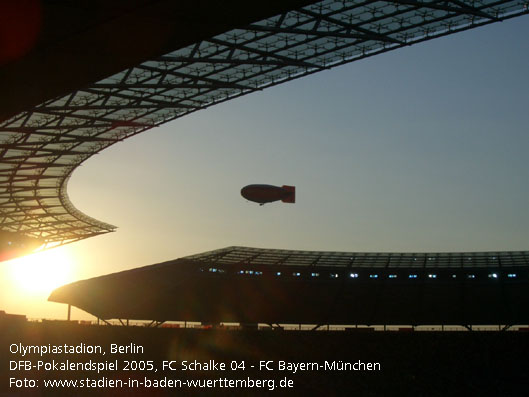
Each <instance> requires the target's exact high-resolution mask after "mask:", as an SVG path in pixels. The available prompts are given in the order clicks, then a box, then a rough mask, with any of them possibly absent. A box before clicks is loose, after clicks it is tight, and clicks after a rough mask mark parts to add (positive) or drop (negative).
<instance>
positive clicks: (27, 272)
mask: <svg viewBox="0 0 529 397" xmlns="http://www.w3.org/2000/svg"><path fill="white" fill-rule="evenodd" d="M9 265H10V267H11V277H12V281H13V284H14V285H13V287H15V288H18V289H20V290H23V291H24V292H26V293H31V294H39V293H44V292H51V291H53V290H54V289H55V288H57V287H59V286H61V285H63V284H66V283H67V282H68V281H69V280H70V279H71V274H72V260H71V258H70V256H69V255H68V253H67V252H66V250H64V249H63V248H60V247H59V248H54V249H50V250H47V251H42V252H38V253H35V254H31V255H27V256H24V257H22V258H17V259H13V260H11V261H9Z"/></svg>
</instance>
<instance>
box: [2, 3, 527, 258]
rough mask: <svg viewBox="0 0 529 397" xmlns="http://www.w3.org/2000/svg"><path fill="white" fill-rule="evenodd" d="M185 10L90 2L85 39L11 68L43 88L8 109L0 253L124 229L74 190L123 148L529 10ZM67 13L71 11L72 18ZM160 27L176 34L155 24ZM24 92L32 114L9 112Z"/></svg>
mask: <svg viewBox="0 0 529 397" xmlns="http://www.w3.org/2000/svg"><path fill="white" fill-rule="evenodd" d="M122 3H126V2H122ZM180 3H181V2H168V1H162V2H154V1H144V2H140V1H133V2H131V3H130V4H128V5H123V4H121V3H120V4H121V6H122V7H125V9H124V11H123V12H122V14H124V15H119V13H118V14H117V15H115V14H116V12H115V10H113V9H112V10H106V12H108V15H106V14H105V15H106V16H105V17H100V16H98V15H99V12H97V11H99V10H98V9H97V5H96V6H95V7H96V9H95V10H94V9H90V7H88V6H87V5H86V6H87V7H88V11H87V12H86V13H81V14H82V15H83V17H81V18H79V15H77V14H75V15H76V16H77V17H78V18H77V19H79V21H80V24H79V28H78V29H77V30H76V29H75V28H74V26H76V24H75V23H71V24H70V25H68V26H67V27H64V29H66V31H65V32H62V31H60V29H58V31H51V32H50V31H49V30H45V33H46V34H45V35H44V37H43V38H41V39H40V42H39V43H40V46H38V48H37V50H35V51H34V52H32V53H30V54H29V55H28V56H27V57H26V58H29V61H28V62H27V63H28V64H26V63H24V59H23V60H21V61H17V62H14V63H13V62H12V63H10V64H7V65H3V66H2V68H1V69H0V71H1V72H2V73H0V77H1V78H2V79H3V80H1V81H3V82H4V83H6V84H13V83H10V82H9V81H8V80H9V78H10V76H11V77H13V78H14V81H15V83H16V82H17V81H18V82H19V83H20V81H22V78H23V77H24V75H23V74H24V73H25V72H26V73H27V77H26V78H27V79H30V80H31V79H34V78H37V80H38V81H37V82H33V83H26V82H24V84H22V83H20V84H21V85H19V86H16V85H15V86H11V90H12V91H13V92H17V91H19V92H18V93H17V94H16V95H13V100H10V101H7V103H6V104H4V105H2V108H4V107H6V108H7V110H5V109H4V110H5V111H2V113H1V114H2V116H3V117H1V118H0V151H1V155H0V217H1V219H2V221H1V225H0V229H1V230H2V231H3V232H4V234H7V237H6V239H5V244H4V243H3V240H2V242H0V243H1V244H0V249H1V250H3V251H9V250H10V247H11V246H12V245H16V246H18V248H21V247H22V246H23V245H24V244H22V243H20V244H19V240H20V239H27V238H33V239H34V240H33V242H39V241H42V242H44V243H45V244H46V246H53V245H57V244H65V243H69V242H73V241H78V240H80V239H84V238H87V237H92V236H96V235H99V234H102V233H107V232H111V231H113V230H115V227H114V226H112V225H109V224H106V223H103V222H100V221H98V220H95V219H93V218H90V217H88V216H86V215H85V214H83V213H81V212H80V211H78V210H77V209H76V208H75V207H74V206H73V205H72V204H71V203H70V201H69V199H68V195H67V192H66V187H67V182H68V179H69V177H70V176H71V174H72V172H73V171H74V170H75V169H76V167H78V166H79V165H80V164H81V163H82V162H84V161H85V160H86V159H88V158H89V157H91V156H92V155H94V154H95V153H98V152H100V151H101V150H103V149H105V148H106V147H108V146H110V145H113V144H114V143H117V142H120V141H122V140H123V139H126V138H128V137H131V136H133V135H136V134H138V133H140V132H143V131H146V130H148V129H150V128H153V127H156V126H159V125H161V124H163V123H166V122H168V121H171V120H174V119H176V118H179V117H182V116H184V115H186V114H189V113H192V112H195V111H197V110H200V109H204V108H207V107H209V106H212V105H215V104H217V103H221V102H224V101H227V100H230V99H232V98H236V97H239V96H241V95H245V94H248V93H251V92H254V91H258V90H262V89H264V88H267V87H270V86H274V85H277V84H280V83H283V82H286V81H290V80H292V79H295V78H299V77H303V76H306V75H309V74H312V73H315V72H318V71H321V70H325V69H329V68H331V67H334V66H338V65H342V64H345V63H348V62H352V61H356V60H360V59H363V58H366V57H370V56H374V55H377V54H381V53H384V52H387V51H390V50H395V49H398V48H401V47H404V46H409V45H412V44H415V43H420V42H423V41H427V40H430V39H434V38H437V37H442V36H446V35H449V34H453V33H456V32H460V31H464V30H467V29H472V28H475V27H478V26H483V25H487V24H490V23H494V22H498V21H503V20H506V19H509V18H512V17H516V16H520V15H524V14H527V13H529V10H528V4H527V1H526V0H499V1H496V0H494V1H492V0H477V1H474V0H472V1H468V0H462V1H450V2H438V1H418V0H398V1H374V0H368V1H331V0H322V1H296V0H288V1H286V0H285V1H282V2H281V1H272V2H262V4H261V3H259V4H254V3H252V5H251V7H248V6H247V5H246V6H245V5H244V2H240V1H230V2H228V3H226V4H225V3H223V7H225V6H230V7H232V8H233V9H230V11H229V12H226V9H223V10H220V11H222V12H220V11H219V10H218V8H219V6H218V4H217V5H216V2H211V1H206V2H204V4H205V5H206V6H205V7H199V8H198V7H195V8H193V7H190V9H184V8H185V7H186V6H184V5H182V4H180ZM265 3H266V4H265ZM53 4H55V3H53ZM53 4H52V5H48V4H47V3H46V2H45V3H44V7H45V11H46V13H45V14H46V15H48V14H49V15H54V14H53V12H54V11H55V10H56V9H55V8H54V7H58V8H60V6H59V5H55V6H53ZM116 7H117V6H116ZM160 7H162V8H160ZM164 7H165V8H164ZM182 7H184V8H182ZM118 8H119V7H118ZM68 10H69V11H64V10H62V12H67V14H66V15H67V16H70V17H71V16H72V15H73V13H74V12H73V11H72V10H71V9H70V8H68ZM164 10H165V11H166V13H164V12H163V11H164ZM256 10H257V11H256ZM61 15H62V14H61ZM84 15H92V16H94V15H95V16H96V17H94V18H95V19H94V20H90V19H89V18H88V17H84ZM233 16H235V17H233ZM107 17H108V18H107ZM118 17H119V18H118ZM105 18H106V19H108V20H109V21H111V22H109V23H106V22H108V21H106V19H105ZM142 18H144V19H142ZM157 18H158V19H161V20H162V21H163V24H161V25H160V26H158V28H160V29H162V25H163V29H166V30H167V31H168V32H171V33H170V34H169V35H168V36H167V35H166V36H163V35H162V36H160V37H158V36H153V35H152V33H153V32H154V31H157V29H146V28H145V26H147V27H148V26H150V25H149V24H148V23H151V24H152V21H153V20H158V19H157ZM172 18H173V19H172ZM77 19H75V18H74V19H68V18H60V20H69V21H76V20H77ZM143 21H145V23H146V25H145V26H144V24H143V23H142V22H143ZM171 21H172V22H171ZM226 21H228V22H226ZM45 22H46V21H45ZM93 25H95V26H98V27H100V28H99V29H93ZM44 26H45V27H47V28H48V29H50V26H55V25H54V24H53V23H48V24H46V23H45V24H44ZM197 26H198V27H200V28H197ZM175 29H176V30H175ZM178 29H181V30H183V31H181V30H178ZM138 32H140V33H138ZM222 32H224V33H222ZM72 33H75V34H72ZM70 34H72V36H73V37H74V38H73V39H72V38H70V37H69V35H70ZM90 34H92V36H90ZM138 35H139V37H138ZM141 35H143V36H141ZM175 37H176V38H179V39H175ZM116 38H123V41H119V40H117V39H116ZM54 39H55V41H54ZM98 39H100V41H97V40H98ZM133 39H134V40H136V41H132V40H133ZM116 40H117V42H116ZM142 40H144V41H142ZM103 41H104V42H107V41H108V46H109V48H114V50H115V51H114V52H115V53H114V54H113V55H114V56H113V57H111V56H110V55H109V54H108V52H110V53H112V51H107V50H105V49H104V48H99V47H100V46H101V42H103ZM124 42H127V43H128V45H127V46H125V45H123V43H124ZM117 43H119V44H120V45H117ZM131 43H133V45H130V44H131ZM136 43H145V44H147V45H136ZM168 43H169V44H168ZM112 44H113V45H114V47H111V45H112ZM123 48H125V49H128V51H129V52H126V53H125V51H124V50H123ZM153 49H158V51H159V53H157V52H156V51H154V50H153ZM50 54H51V55H50ZM111 55H112V54H111ZM87 57H88V58H89V59H87ZM90 57H92V58H90ZM54 62H55V64H54ZM56 63H61V64H64V66H65V67H69V66H71V68H72V72H71V73H69V74H70V75H71V76H70V75H69V76H64V73H57V70H62V69H60V68H57V67H56V66H57V65H56ZM32 65H33V69H31V66H32ZM87 65H88V66H87ZM22 66H23V67H22ZM117 66H119V67H120V69H118V70H115V69H116V67H117ZM39 67H40V69H39ZM76 68H78V69H76ZM76 70H77V71H78V72H79V73H76ZM28 71H29V72H28ZM16 73H19V74H18V75H17V74H16ZM20 74H22V76H21V75H20ZM4 76H5V78H4ZM17 76H18V80H17V79H16V78H15V77H17ZM21 77H22V78H21ZM31 81H32V80H31ZM41 85H42V86H41ZM21 86H23V87H22V88H23V89H21ZM24 93H28V94H27V97H28V98H26V100H25V101H22V102H23V103H26V104H29V105H28V108H25V110H24V111H22V112H19V113H16V114H11V113H10V111H12V109H11V107H10V106H11V104H12V103H15V102H17V101H16V100H18V99H19V97H20V96H21V95H22V96H23V95H24ZM35 98H40V100H41V102H40V103H33V102H34V101H35ZM15 99H16V100H15ZM18 102H20V101H18ZM18 102H17V103H18ZM22 102H21V103H22ZM16 106H18V107H20V106H21V105H20V103H18V104H17V105H16ZM10 109H11V110H10ZM6 115H8V116H6ZM30 245H32V244H30ZM17 254H18V253H17ZM7 256H9V255H7Z"/></svg>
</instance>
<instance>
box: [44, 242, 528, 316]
mask: <svg viewBox="0 0 529 397" xmlns="http://www.w3.org/2000/svg"><path fill="white" fill-rule="evenodd" d="M528 284H529V252H482V253H479V252H472V253H358V252H325V251H323V252H319V251H292V250H277V249H262V248H248V247H228V248H224V249H220V250H216V251H210V252H205V253H201V254H197V255H192V256H188V257H185V258H180V259H176V260H172V261H168V262H164V263H159V264H155V265H151V266H145V267H141V268H137V269H132V270H127V271H123V272H119V273H114V274H109V275H105V276H101V277H95V278H92V279H89V280H83V281H78V282H75V283H72V284H68V285H65V286H63V287H60V288H58V289H56V290H55V291H53V293H52V294H51V295H50V297H49V300H51V301H54V302H61V303H67V304H70V305H73V306H76V307H79V308H81V309H83V310H85V311H87V312H89V313H92V314H94V315H95V316H97V317H99V318H102V319H112V318H119V319H137V320H156V321H167V320H181V321H182V320H187V321H202V322H222V321H225V322H241V323H260V322H261V323H294V324H298V323H305V324H401V325H403V324H413V325H417V324H423V325H424V324H438V325H440V324H460V325H469V324H486V325H492V324H496V325H497V324H503V325H513V324H527V323H528V322H529V288H528V287H529V285H528Z"/></svg>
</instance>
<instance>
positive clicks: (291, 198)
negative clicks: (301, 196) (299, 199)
mask: <svg viewBox="0 0 529 397" xmlns="http://www.w3.org/2000/svg"><path fill="white" fill-rule="evenodd" d="M281 187H282V188H283V189H285V190H286V191H287V192H288V193H289V194H288V196H287V197H285V198H284V199H282V200H281V201H282V202H283V203H295V202H296V187H295V186H287V185H283V186H281Z"/></svg>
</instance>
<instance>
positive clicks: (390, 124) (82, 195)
mask: <svg viewBox="0 0 529 397" xmlns="http://www.w3.org/2000/svg"><path fill="white" fill-rule="evenodd" d="M527 37H529V17H527V16H522V17H519V18H515V19H513V20H508V21H505V22H502V23H495V24H491V25H488V26H485V27H482V28H477V29H473V30H470V31H467V32H462V33H458V34H455V35H452V36H448V37H444V38H439V39H435V40H432V41H428V42H425V43H421V44H417V45H414V46H411V47H408V48H403V49H399V50H396V51H393V52H388V53H385V54H381V55H377V56H374V57H372V58H368V59H365V60H362V61H357V62H353V63H350V64H348V65H345V66H340V67H337V68H335V69H332V70H329V71H324V72H320V73H316V74H315V75H312V76H308V77H305V78H302V79H299V80H295V81H292V82H288V83H284V84H282V85H279V86H277V87H273V88H269V89H266V90H264V91H262V92H258V93H253V94H250V95H247V96H244V97H241V98H237V99H234V100H231V101H228V102H226V103H223V104H219V105H215V106H213V107H211V108H209V109H206V110H202V111H199V112H196V113H193V114H191V115H188V116H185V117H183V118H181V119H178V120H176V121H173V122H171V123H167V124H165V125H163V126H162V127H159V128H155V129H152V130H150V131H148V132H145V133H143V134H140V135H138V136H136V137H133V138H130V139H128V140H126V141H124V142H122V143H119V144H116V145H114V146H112V147H110V148H108V149H106V150H104V151H103V152H102V153H100V154H97V155H95V156H93V157H92V158H90V159H89V160H88V161H86V162H85V163H84V164H83V165H81V166H80V167H79V168H78V169H77V170H76V171H75V172H74V173H73V176H72V178H71V179H70V182H69V185H68V194H69V196H70V200H71V201H72V203H73V204H74V205H75V206H76V207H77V208H78V209H79V210H81V211H82V212H84V213H86V214H87V215H89V216H91V217H94V218H96V219H98V220H101V221H104V222H108V223H111V224H113V225H116V226H118V229H117V232H115V233H109V234H106V235H103V236H99V237H94V238H90V239H86V240H83V241H80V242H77V243H73V244H70V245H67V246H64V247H61V248H57V249H53V250H49V251H47V252H45V253H42V254H37V255H33V256H28V257H25V258H22V259H17V260H12V261H8V262H2V263H0V310H5V311H6V312H8V313H17V314H25V315H27V316H28V317H29V318H62V319H64V318H65V317H66V306H65V305H62V304H57V303H51V302H47V301H46V300H47V297H48V295H49V294H50V293H51V291H52V290H53V289H54V288H56V287H58V286H60V285H62V284H65V283H69V282H73V281H76V280H80V279H86V278H91V277H95V276H99V275H104V274H109V273H114V272H117V271H122V270H126V269H132V268H135V267H140V266H145V265H150V264H153V263H157V262H162V261H166V260H170V259H175V258H179V257H182V256H186V255H191V254H195V253H199V252H204V251H208V250H213V249H219V248H224V247H227V246H231V245H242V246H251V247H263V248H282V249H300V250H322V251H348V252H354V251H356V252H374V251H380V252H447V251H448V252H459V251H464V252H468V251H501V250H507V251H509V250H529V210H528V206H527V203H528V202H529V183H528V181H529V167H528V165H529V164H528V163H529V160H528V153H529V131H528V125H527V115H528V109H529V95H528V93H529V75H528V73H527V70H529V40H527ZM253 183H265V184H273V185H279V186H280V185H284V184H285V185H295V186H296V203H295V204H284V203H272V204H267V205H264V206H262V207H261V206H258V205H257V204H255V203H251V202H248V201H246V200H245V199H243V198H242V197H241V196H240V189H241V188H242V187H243V186H245V185H248V184H253ZM139 288H141V286H139ZM72 318H73V319H93V318H94V317H93V316H91V315H89V314H87V313H84V312H82V311H80V310H74V311H73V312H72Z"/></svg>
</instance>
